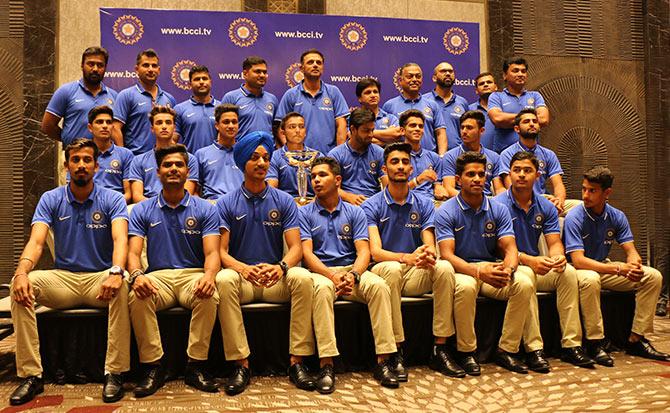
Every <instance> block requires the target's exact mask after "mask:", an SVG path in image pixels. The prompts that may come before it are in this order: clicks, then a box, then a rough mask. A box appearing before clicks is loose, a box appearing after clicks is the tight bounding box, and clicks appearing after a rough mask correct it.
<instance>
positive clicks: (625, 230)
mask: <svg viewBox="0 0 670 413" xmlns="http://www.w3.org/2000/svg"><path fill="white" fill-rule="evenodd" d="M613 218H615V219H614V225H615V226H616V242H618V243H619V244H623V243H625V242H632V241H633V233H632V232H631V230H630V225H629V224H628V218H626V215H625V214H624V213H623V212H621V211H617V213H616V214H615V215H614V217H613Z"/></svg>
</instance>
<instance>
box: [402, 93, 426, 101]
mask: <svg viewBox="0 0 670 413" xmlns="http://www.w3.org/2000/svg"><path fill="white" fill-rule="evenodd" d="M422 97H423V96H421V93H419V97H417V98H416V99H409V98H406V97H405V95H403V94H402V92H400V98H401V99H402V100H403V101H404V102H405V103H417V102H418V101H420V100H421V98H422Z"/></svg>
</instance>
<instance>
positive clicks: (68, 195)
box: [65, 183, 98, 205]
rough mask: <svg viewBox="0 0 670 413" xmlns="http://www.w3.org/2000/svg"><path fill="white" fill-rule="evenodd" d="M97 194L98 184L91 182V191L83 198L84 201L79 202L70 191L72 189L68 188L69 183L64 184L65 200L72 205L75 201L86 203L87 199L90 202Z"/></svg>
mask: <svg viewBox="0 0 670 413" xmlns="http://www.w3.org/2000/svg"><path fill="white" fill-rule="evenodd" d="M97 194H98V186H97V185H96V184H95V183H93V190H92V191H91V193H90V194H88V198H86V200H84V202H79V201H77V199H76V198H75V197H74V194H73V193H72V190H71V189H70V184H69V183H68V184H67V185H65V200H66V201H67V202H68V203H69V204H70V205H72V204H73V203H75V202H76V203H78V204H81V205H83V204H85V203H87V202H88V201H91V203H92V202H93V200H94V199H95V197H96V195H97Z"/></svg>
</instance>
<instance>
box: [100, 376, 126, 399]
mask: <svg viewBox="0 0 670 413" xmlns="http://www.w3.org/2000/svg"><path fill="white" fill-rule="evenodd" d="M123 393H124V391H123V377H121V375H120V374H113V373H107V374H105V384H103V386H102V401H103V402H105V403H114V402H118V401H119V400H121V399H123Z"/></svg>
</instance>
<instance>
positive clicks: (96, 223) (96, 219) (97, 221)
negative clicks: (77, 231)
mask: <svg viewBox="0 0 670 413" xmlns="http://www.w3.org/2000/svg"><path fill="white" fill-rule="evenodd" d="M104 219H105V215H104V214H103V213H102V211H93V213H91V221H93V223H91V224H86V228H89V229H105V228H107V224H103V223H102V221H103V220H104Z"/></svg>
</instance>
